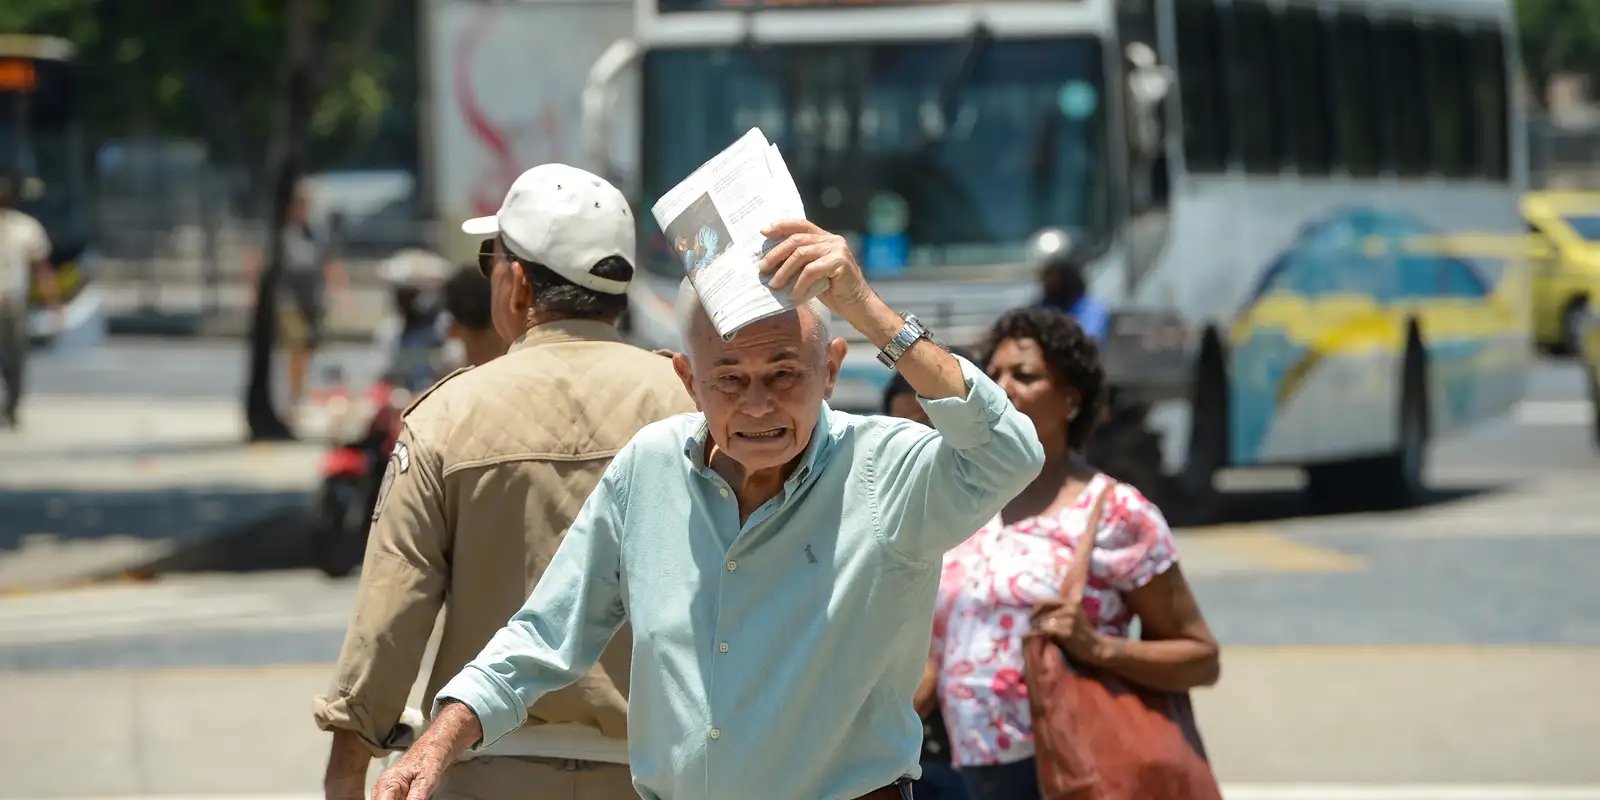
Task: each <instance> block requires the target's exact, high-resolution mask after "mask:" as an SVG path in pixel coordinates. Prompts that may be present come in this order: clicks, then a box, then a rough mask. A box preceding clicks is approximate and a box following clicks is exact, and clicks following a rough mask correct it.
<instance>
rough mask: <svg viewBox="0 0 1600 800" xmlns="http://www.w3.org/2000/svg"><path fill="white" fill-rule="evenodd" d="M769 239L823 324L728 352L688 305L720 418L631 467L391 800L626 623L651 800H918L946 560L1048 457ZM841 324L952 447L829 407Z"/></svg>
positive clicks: (875, 309) (943, 366)
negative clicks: (918, 699)
mask: <svg viewBox="0 0 1600 800" xmlns="http://www.w3.org/2000/svg"><path fill="white" fill-rule="evenodd" d="M764 234H765V235H767V236H769V237H773V238H778V239H782V240H784V241H783V243H781V244H779V245H777V246H776V247H774V248H773V249H772V250H771V251H770V252H769V253H768V254H767V256H766V257H765V258H764V259H763V268H764V270H765V271H766V272H768V273H769V274H770V275H771V278H770V281H769V285H770V286H772V287H773V288H775V289H779V290H787V291H789V293H790V296H791V297H805V296H807V295H808V294H809V293H811V292H812V291H813V287H817V286H819V285H821V282H822V281H824V280H826V281H828V283H827V287H828V288H827V289H826V290H824V291H823V292H822V293H821V294H820V295H819V297H820V302H810V303H806V304H804V305H802V306H801V307H799V308H797V309H795V310H792V311H789V312H788V313H784V314H779V315H775V316H772V317H768V318H766V319H763V320H760V321H758V322H754V323H752V324H750V325H749V326H747V327H744V328H742V329H740V330H739V332H738V333H737V335H735V336H734V337H733V338H732V339H731V340H724V339H723V338H722V337H721V336H719V335H717V332H716V329H715V328H714V327H713V326H712V324H711V321H710V320H709V319H708V318H707V316H706V312H705V309H704V307H703V306H702V304H701V302H700V299H699V298H698V297H697V295H696V293H695V290H694V287H693V284H691V283H690V282H689V281H688V280H684V281H683V282H682V284H681V285H680V289H679V300H678V310H679V319H680V326H681V334H682V336H683V341H684V342H685V343H686V346H687V348H688V351H689V352H688V353H687V354H680V355H678V356H676V357H674V359H673V362H674V366H675V367H676V368H677V372H678V375H679V377H680V378H682V380H683V383H684V385H685V386H687V387H689V390H690V391H691V392H692V393H693V395H694V397H695V402H696V404H697V405H698V407H699V408H700V410H701V413H697V414H686V415H682V416H678V417H674V418H672V419H669V420H666V421H664V422H660V423H657V424H655V425H651V426H649V427H647V428H645V429H644V430H643V431H641V432H640V433H639V435H638V436H637V437H635V438H634V440H633V441H631V442H629V443H628V446H627V448H625V449H624V450H623V451H622V452H621V453H619V454H618V455H617V458H616V460H615V461H614V462H612V465H611V468H610V469H608V470H607V471H606V475H605V477H604V478H603V479H602V480H601V482H600V485H599V486H598V487H597V489H596V490H595V492H594V494H593V495H591V496H590V498H589V500H588V501H587V502H586V503H585V504H584V507H583V512H582V513H581V514H579V516H578V520H577V521H576V522H575V523H573V526H572V529H571V531H570V532H569V533H568V535H567V538H566V540H565V541H564V542H562V545H561V548H560V550H558V551H557V552H556V555H555V560H554V561H552V562H551V564H550V569H549V571H548V572H546V574H545V577H544V579H543V580H542V581H540V582H539V584H538V586H537V587H535V588H534V590H533V594H532V595H531V596H530V597H529V598H528V601H527V603H526V604H525V605H524V606H523V607H522V609H521V610H520V611H518V612H517V613H516V615H515V616H514V617H512V619H511V621H510V622H509V623H508V624H507V625H506V627H504V628H502V629H501V630H500V631H499V632H498V633H496V634H495V638H494V640H493V641H492V642H491V643H490V645H489V646H488V647H487V648H486V649H485V650H484V651H483V653H481V654H480V655H479V656H478V657H477V658H476V659H474V660H473V661H472V663H471V664H469V665H467V667H466V669H464V670H462V672H461V673H460V674H458V675H457V676H456V677H455V678H453V679H452V680H451V681H450V683H449V684H447V685H446V686H445V688H444V689H443V690H442V691H440V692H439V694H438V700H437V704H436V706H435V715H434V721H433V725H432V726H430V727H429V728H428V731H427V733H425V734H424V735H423V736H422V738H421V739H419V740H418V742H417V743H416V744H415V745H413V746H412V747H411V749H410V750H408V751H407V752H406V755H405V756H404V757H403V758H401V759H400V761H399V762H398V763H396V764H395V765H394V766H392V767H390V768H389V770H387V771H386V772H385V773H384V775H383V776H382V777H380V778H379V779H378V783H377V786H376V787H375V789H374V795H375V798H376V800H404V799H405V798H407V797H409V798H411V800H422V799H423V798H425V797H427V796H428V795H429V794H430V793H431V791H432V789H433V786H434V785H435V783H436V782H437V781H438V780H439V778H440V775H441V774H442V773H443V772H444V770H445V768H446V767H447V766H449V765H450V764H451V763H452V762H454V761H455V759H456V758H457V757H458V756H460V755H461V754H463V753H465V752H467V751H468V750H469V748H471V749H474V750H476V749H479V748H482V747H484V746H486V745H492V744H493V743H494V742H495V741H496V740H498V739H500V738H501V737H502V736H504V735H505V734H506V733H507V732H508V731H510V730H513V729H514V728H516V727H517V725H519V724H520V723H521V722H522V719H523V714H524V711H523V707H524V706H525V705H526V704H528V703H529V702H537V701H538V700H539V698H540V697H542V696H544V695H545V694H546V693H547V692H551V691H555V690H558V689H559V688H560V687H562V686H565V685H567V684H569V683H570V682H571V681H572V680H573V679H574V678H575V677H576V676H578V675H581V674H582V673H583V671H584V670H585V669H587V668H588V666H589V664H590V663H592V662H593V661H594V658H595V656H596V655H597V654H598V653H600V652H601V648H602V647H603V646H605V644H606V642H607V641H609V640H611V639H612V637H613V636H615V635H616V634H617V632H618V630H619V628H620V627H621V626H622V624H623V622H624V621H626V622H628V623H629V625H630V626H631V630H630V632H629V633H624V634H622V637H621V638H624V639H626V638H630V637H631V638H633V639H634V640H635V642H636V645H637V646H636V647H635V648H634V650H633V654H634V671H633V684H632V689H631V691H630V694H629V698H628V699H629V703H630V712H631V717H630V720H631V722H632V723H633V727H632V728H631V729H630V731H629V745H630V755H631V756H632V762H631V763H632V767H633V774H634V781H635V783H636V785H637V786H638V790H639V793H640V794H641V795H643V796H646V797H666V798H672V797H676V798H702V797H706V798H730V800H731V799H732V798H739V799H740V800H744V799H745V798H768V797H792V798H801V797H804V798H815V797H827V798H856V797H867V798H900V797H904V796H905V789H906V787H907V786H908V785H909V783H910V780H909V776H914V775H915V774H916V770H917V755H918V747H919V743H920V742H921V740H922V726H921V725H920V724H919V723H918V721H917V715H916V713H915V712H914V711H913V710H912V707H911V698H912V693H913V691H914V690H915V689H916V686H917V682H918V680H919V679H920V678H921V676H922V673H923V667H924V665H925V664H926V662H927V655H928V644H929V627H930V623H931V613H932V610H933V601H934V596H935V593H936V591H937V588H938V585H937V584H938V564H939V558H940V556H941V555H942V554H943V553H944V551H945V550H947V549H949V548H950V547H952V546H953V545H955V544H956V543H957V542H960V541H961V540H962V539H963V538H965V537H966V536H968V535H970V532H971V531H972V530H973V529H975V528H977V527H978V526H979V525H981V524H982V523H983V521H984V520H986V519H988V518H989V517H990V516H992V515H993V514H994V513H995V512H997V511H998V510H999V509H1000V507H1001V506H1002V505H1003V504H1004V503H1005V502H1006V500H1007V499H1009V498H1010V497H1011V496H1012V495H1014V494H1015V493H1016V492H1017V491H1018V490H1020V489H1021V488H1022V487H1023V486H1024V485H1026V484H1027V483H1028V482H1029V481H1030V480H1032V479H1033V477H1034V475H1036V474H1037V472H1038V469H1039V466H1040V464H1041V463H1042V462H1043V454H1042V452H1041V451H1040V448H1039V443H1038V440H1037V437H1036V436H1035V435H1034V432H1033V427H1032V425H1030V424H1029V423H1028V420H1027V418H1026V417H1024V416H1022V415H1021V414H1020V413H1018V412H1017V410H1016V409H1015V408H1013V407H1012V406H1011V404H1010V403H1008V402H1007V401H1006V399H1005V396H1004V395H1003V393H1002V392H1001V391H1000V388H999V387H998V386H996V385H995V384H994V382H993V381H991V380H989V379H988V378H987V377H985V376H984V375H983V373H982V372H981V371H979V370H978V368H977V367H976V366H974V365H972V363H971V362H969V361H964V360H962V359H959V358H957V357H955V356H952V355H950V354H949V353H948V352H946V351H945V350H944V349H942V348H940V347H939V346H937V345H935V344H933V343H932V342H930V341H926V339H928V338H929V336H930V333H929V331H928V330H927V329H926V328H924V327H923V326H922V324H921V323H920V322H918V321H917V320H916V318H915V317H902V316H901V315H900V314H898V313H896V312H895V311H893V310H892V309H890V308H889V307H888V306H887V305H885V304H884V302H883V301H882V300H881V299H879V297H878V296H877V294H876V293H874V292H873V291H872V289H871V288H870V287H869V286H868V285H867V283H866V281H865V279H864V278H863V277H862V274H861V267H860V266H859V264H858V263H857V262H856V258H855V255H854V254H853V253H852V252H851V251H850V248H849V246H848V245H847V244H845V241H844V239H843V237H840V236H836V235H833V234H830V233H827V232H824V231H822V230H821V229H819V228H817V227H816V226H815V225H813V224H811V223H809V222H805V221H795V222H787V223H782V224H779V225H776V226H774V227H773V228H771V229H769V230H768V231H765V232H764ZM790 287H792V288H790ZM830 309H831V312H832V313H833V314H838V315H839V316H842V317H844V318H845V320H846V321H847V322H849V324H850V325H851V326H853V327H854V328H855V329H856V330H857V331H860V332H861V333H862V334H863V335H864V336H865V337H866V338H867V339H868V340H870V341H871V342H872V343H873V344H874V345H875V346H877V347H878V348H880V350H879V358H880V360H882V361H883V362H884V363H885V364H886V365H889V366H891V367H892V368H894V369H897V370H898V371H899V372H901V373H902V374H904V375H905V377H906V379H907V381H909V382H910V384H911V386H912V387H913V388H914V389H915V390H916V392H917V394H918V395H919V396H920V397H921V398H922V404H923V406H924V407H925V409H926V411H927V413H928V416H929V418H930V419H931V420H932V421H933V424H934V427H933V428H932V429H930V428H928V427H925V426H922V425H918V424H915V423H911V422H908V421H905V420H896V419H892V418H889V417H883V416H877V415H873V416H857V415H853V414H845V413H839V412H835V411H832V410H830V409H829V408H828V406H827V402H826V401H827V398H828V397H829V396H830V395H831V393H832V390H833V387H834V383H835V382H836V381H837V379H838V376H839V368H840V365H841V364H842V362H843V360H844V355H845V350H846V346H845V341H844V340H843V339H836V338H832V337H831V335H830V334H829V332H828V331H829V324H830V316H831V314H830ZM469 763H470V762H469ZM452 769H459V767H452ZM447 780H448V779H447Z"/></svg>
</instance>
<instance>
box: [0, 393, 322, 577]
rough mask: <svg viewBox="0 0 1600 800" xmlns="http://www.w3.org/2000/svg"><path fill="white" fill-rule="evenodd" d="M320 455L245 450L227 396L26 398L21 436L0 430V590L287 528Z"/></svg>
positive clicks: (119, 568)
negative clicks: (254, 530)
mask: <svg viewBox="0 0 1600 800" xmlns="http://www.w3.org/2000/svg"><path fill="white" fill-rule="evenodd" d="M324 450H325V446H324V445H323V444H322V443H321V441H320V440H319V439H318V438H317V437H308V438H307V439H306V440H304V441H300V442H293V443H287V444H271V445H249V444H246V442H245V426H244V422H243V419H242V414H241V409H240V408H239V403H238V401H237V400H235V399H232V398H215V399H210V398H208V399H184V398H148V397H128V396H120V397H118V396H99V395H95V396H73V395H65V396H63V395H47V396H41V397H38V398H37V399H34V400H31V401H30V403H29V406H28V408H27V409H26V412H25V417H24V424H23V428H22V429H21V430H19V431H15V432H11V431H0V592H3V591H7V590H10V591H26V590H36V589H42V588H49V587H58V586H62V585H68V584H71V583H74V582H79V581H83V580H90V579H95V578H100V577H106V576H111V575H116V574H118V573H121V572H124V571H127V570H133V569H137V568H139V567H141V566H144V565H148V564H151V563H153V562H155V561H157V560H160V559H163V558H168V557H170V556H172V555H173V554H175V553H178V552H180V551H182V550H183V549H184V548H189V547H193V546H195V545H197V544H199V543H201V542H204V541H207V540H209V539H213V538H215V537H219V536H224V535H230V534H238V533H240V532H241V531H243V530H245V529H247V528H248V527H249V526H251V525H263V524H266V523H269V522H272V521H274V520H277V525H279V526H281V525H282V524H285V523H284V521H285V520H288V521H290V522H291V523H292V520H293V519H294V515H295V514H297V513H298V512H299V511H300V510H302V509H304V508H306V507H307V506H308V505H309V503H310V497H311V492H312V491H313V490H314V488H315V484H316V478H317V463H318V460H319V459H320V457H321V455H322V453H323V452H324ZM272 527H276V526H269V529H268V530H264V531H262V535H264V536H269V535H272V534H273V533H274V531H273V530H271V529H270V528H272ZM284 533H285V534H287V533H289V532H288V531H285V532H284Z"/></svg>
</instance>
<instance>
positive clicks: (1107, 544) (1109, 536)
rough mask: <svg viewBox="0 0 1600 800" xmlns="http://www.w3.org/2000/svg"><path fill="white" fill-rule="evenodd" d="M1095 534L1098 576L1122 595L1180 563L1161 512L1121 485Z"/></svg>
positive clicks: (1130, 487)
mask: <svg viewBox="0 0 1600 800" xmlns="http://www.w3.org/2000/svg"><path fill="white" fill-rule="evenodd" d="M1112 491H1113V494H1112V495H1111V498H1110V502H1108V503H1106V518H1105V521H1104V522H1102V523H1101V525H1100V530H1099V532H1098V533H1096V535H1095V551H1094V568H1095V572H1096V574H1097V575H1098V576H1099V577H1100V578H1101V579H1102V580H1104V581H1105V582H1107V583H1109V584H1111V585H1112V586H1113V587H1115V588H1116V589H1117V591H1120V592H1131V591H1133V590H1135V589H1138V588H1141V587H1143V586H1144V585H1145V584H1147V583H1149V582H1150V581H1152V580H1155V577H1156V576H1157V575H1160V574H1161V573H1163V572H1166V571H1167V570H1168V569H1171V567H1172V565H1173V564H1175V563H1177V560H1178V551H1177V544H1176V543H1175V541H1174V540H1173V538H1172V528H1170V527H1168V525H1167V520H1166V517H1165V516H1163V515H1162V514H1161V509H1159V508H1157V507H1156V505H1155V504H1154V503H1152V502H1150V501H1149V500H1148V499H1146V498H1145V496H1144V495H1143V494H1141V493H1140V492H1139V490H1138V489H1135V488H1133V487H1132V486H1129V485H1127V484H1125V483H1119V484H1117V486H1116V487H1115V488H1114V489H1113V490H1112Z"/></svg>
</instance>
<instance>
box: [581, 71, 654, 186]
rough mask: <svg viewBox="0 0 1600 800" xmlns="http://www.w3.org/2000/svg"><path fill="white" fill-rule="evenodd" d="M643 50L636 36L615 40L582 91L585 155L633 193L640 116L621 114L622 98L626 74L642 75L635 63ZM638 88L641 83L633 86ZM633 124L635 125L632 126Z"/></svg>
mask: <svg viewBox="0 0 1600 800" xmlns="http://www.w3.org/2000/svg"><path fill="white" fill-rule="evenodd" d="M642 54H643V51H642V50H640V48H639V44H638V43H637V42H635V41H633V40H632V39H618V40H616V41H614V42H612V43H611V44H610V45H609V46H608V47H606V49H605V51H604V52H602V53H601V54H600V57H599V58H597V59H595V62H594V66H592V67H590V69H589V76H588V79H587V80H585V82H584V86H583V95H582V120H581V129H582V131H583V146H584V158H585V160H586V161H587V162H588V163H587V166H588V168H589V169H590V170H592V171H593V172H594V173H595V174H597V175H600V176H603V177H604V178H606V179H607V180H609V181H611V182H612V183H613V184H615V185H616V186H617V188H618V189H619V190H620V191H622V192H623V194H625V195H628V196H632V195H633V194H634V191H633V189H634V188H636V187H634V186H632V185H631V184H632V177H633V176H632V174H631V171H632V168H633V166H634V165H633V164H632V163H631V162H632V160H633V158H636V156H631V155H630V153H632V152H637V148H632V149H631V150H630V148H629V144H630V142H631V141H632V140H633V139H636V138H637V136H638V120H637V119H636V118H632V117H629V118H623V117H621V116H620V115H618V114H617V106H618V104H619V103H618V98H619V97H620V95H621V94H622V93H623V91H622V90H623V89H624V88H629V87H625V86H624V85H623V84H625V83H630V82H628V81H626V80H625V79H626V78H629V77H634V78H637V77H638V76H637V75H636V74H635V72H636V71H635V70H634V69H633V67H634V66H635V65H636V64H637V63H638V61H639V58H640V56H641V55H642ZM631 88H634V89H635V91H637V87H636V86H633V87H631ZM630 125H632V127H629V126H630Z"/></svg>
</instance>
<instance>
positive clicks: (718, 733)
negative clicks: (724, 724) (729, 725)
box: [711, 728, 722, 739]
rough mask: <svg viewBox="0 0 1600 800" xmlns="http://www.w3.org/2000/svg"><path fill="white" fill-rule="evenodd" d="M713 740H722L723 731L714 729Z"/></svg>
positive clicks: (712, 730) (712, 732) (712, 731)
mask: <svg viewBox="0 0 1600 800" xmlns="http://www.w3.org/2000/svg"><path fill="white" fill-rule="evenodd" d="M711 738H713V739H721V738H722V731H719V730H717V729H716V728H712V729H711Z"/></svg>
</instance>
